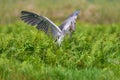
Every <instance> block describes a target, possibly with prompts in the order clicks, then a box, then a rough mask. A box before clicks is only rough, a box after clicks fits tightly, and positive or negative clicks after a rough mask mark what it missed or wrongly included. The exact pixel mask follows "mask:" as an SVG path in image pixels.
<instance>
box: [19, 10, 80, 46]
mask: <svg viewBox="0 0 120 80" xmlns="http://www.w3.org/2000/svg"><path fill="white" fill-rule="evenodd" d="M79 12H80V11H79V10H77V11H75V12H74V13H73V14H71V15H70V16H69V17H68V18H67V19H66V20H65V21H64V22H63V23H62V24H61V25H60V26H59V27H58V26H57V25H55V24H54V23H53V22H52V21H51V20H50V19H48V18H47V17H45V16H41V15H37V14H35V13H32V12H28V11H21V17H20V18H21V19H22V20H23V21H24V22H26V23H27V24H30V25H32V26H36V28H37V29H38V30H42V31H44V32H45V33H46V34H48V35H50V34H52V36H53V37H54V38H55V39H56V42H57V44H58V45H59V46H60V45H61V42H62V41H63V38H64V36H65V35H66V34H67V33H68V34H70V35H72V32H74V31H75V28H76V19H77V17H78V15H79Z"/></svg>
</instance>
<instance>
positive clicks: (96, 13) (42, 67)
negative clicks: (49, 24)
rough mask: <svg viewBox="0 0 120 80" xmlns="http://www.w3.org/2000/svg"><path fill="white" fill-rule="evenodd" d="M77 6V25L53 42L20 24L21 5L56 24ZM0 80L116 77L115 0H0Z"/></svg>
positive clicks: (119, 48) (119, 63) (119, 32)
mask: <svg viewBox="0 0 120 80" xmlns="http://www.w3.org/2000/svg"><path fill="white" fill-rule="evenodd" d="M76 9H80V10H81V13H80V15H79V18H78V20H77V27H76V28H77V29H76V31H75V33H74V34H73V37H72V38H71V39H69V36H67V37H66V38H65V39H64V41H63V42H62V46H61V47H58V46H57V45H56V44H55V43H54V42H53V40H52V39H51V38H49V37H48V36H47V35H45V34H44V33H43V32H41V31H38V30H36V29H35V28H34V27H31V26H29V25H27V24H25V23H23V22H22V21H21V20H20V19H19V17H20V11H21V10H27V11H33V12H36V13H38V14H41V15H45V16H47V17H48V18H50V19H51V20H53V21H54V22H55V23H56V24H58V25H59V24H60V23H61V22H62V21H63V20H64V19H66V17H67V16H68V15H69V14H71V13H72V12H74V11H75V10H76ZM0 10H1V11H0V80H16V79H17V80H119V79H120V76H119V75H120V27H119V26H120V23H119V22H120V18H119V17H120V14H119V11H120V7H119V0H114V1H113V0H106V1H104V0H67V1H65V0H49V1H47V0H40V1H39V0H0Z"/></svg>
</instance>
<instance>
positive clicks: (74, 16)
mask: <svg viewBox="0 0 120 80" xmlns="http://www.w3.org/2000/svg"><path fill="white" fill-rule="evenodd" d="M79 13H80V11H79V10H77V11H75V12H74V13H73V14H71V15H70V16H69V17H68V19H67V20H65V21H64V22H63V23H62V24H61V25H60V26H59V28H60V29H61V30H63V28H64V27H66V26H71V28H74V29H75V23H76V21H75V20H76V19H77V17H78V14H79Z"/></svg>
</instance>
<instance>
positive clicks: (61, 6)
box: [0, 0, 120, 24]
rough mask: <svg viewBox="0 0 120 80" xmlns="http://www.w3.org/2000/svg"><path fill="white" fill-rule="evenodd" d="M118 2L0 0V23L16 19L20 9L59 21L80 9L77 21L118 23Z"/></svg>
mask: <svg viewBox="0 0 120 80" xmlns="http://www.w3.org/2000/svg"><path fill="white" fill-rule="evenodd" d="M119 3H120V0H97V1H96V0H67V1H65V0H49V1H48V0H47V1H46V0H0V10H1V11H0V23H1V24H3V23H5V24H6V23H11V22H15V21H18V20H19V16H20V12H21V11H22V10H27V11H33V12H36V13H38V14H41V15H44V16H47V17H48V18H50V19H52V20H54V21H55V22H56V21H58V22H61V21H63V20H64V19H65V18H66V17H67V16H68V15H69V14H71V13H72V12H74V11H75V10H77V9H80V10H81V13H80V16H79V20H78V21H79V22H89V23H119V22H120V14H119V13H120V7H119Z"/></svg>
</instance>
